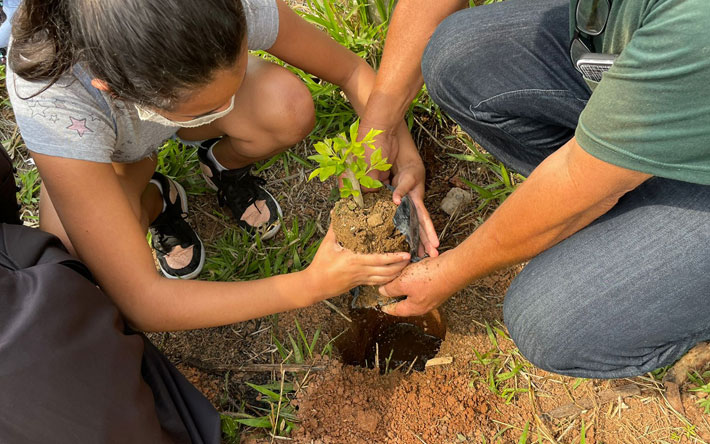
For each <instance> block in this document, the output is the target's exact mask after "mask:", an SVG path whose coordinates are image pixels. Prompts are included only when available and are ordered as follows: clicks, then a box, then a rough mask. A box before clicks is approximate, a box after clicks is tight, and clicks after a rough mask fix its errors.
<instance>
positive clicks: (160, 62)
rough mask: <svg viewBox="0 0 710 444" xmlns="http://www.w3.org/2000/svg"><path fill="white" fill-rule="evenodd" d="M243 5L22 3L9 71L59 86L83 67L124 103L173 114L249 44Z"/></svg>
mask: <svg viewBox="0 0 710 444" xmlns="http://www.w3.org/2000/svg"><path fill="white" fill-rule="evenodd" d="M246 32H247V28H246V19H245V16H244V9H243V6H242V2H241V0H23V2H22V4H21V5H20V7H19V9H18V11H17V13H16V14H15V17H13V24H12V38H13V41H12V47H11V50H10V54H9V63H10V67H11V68H12V69H13V71H15V73H16V74H17V75H19V76H20V77H22V78H23V79H26V80H31V81H45V82H48V83H49V85H52V84H53V83H54V82H56V81H57V80H58V79H59V78H60V77H61V76H62V75H63V74H64V73H65V72H67V71H68V70H69V69H70V68H71V67H72V65H73V64H75V63H77V62H81V63H82V64H83V65H84V66H85V67H86V68H87V70H88V71H89V72H90V73H91V75H92V76H94V77H96V78H98V79H101V80H103V81H105V82H106V83H107V85H108V87H109V88H110V89H111V91H112V92H113V93H114V94H116V95H117V96H118V97H120V98H121V99H123V100H128V101H132V102H138V103H141V104H144V105H148V106H153V107H156V108H160V109H167V110H170V109H172V107H173V106H174V105H175V103H176V102H177V101H178V100H181V99H184V98H186V97H187V96H189V93H190V91H191V90H193V89H194V88H195V87H199V86H202V85H205V84H207V83H209V82H210V81H211V80H212V78H213V76H214V74H215V72H216V71H217V70H218V69H224V68H229V67H231V66H233V65H234V63H236V61H237V57H238V56H239V54H240V51H241V49H242V45H244V44H245V42H246V38H245V36H246Z"/></svg>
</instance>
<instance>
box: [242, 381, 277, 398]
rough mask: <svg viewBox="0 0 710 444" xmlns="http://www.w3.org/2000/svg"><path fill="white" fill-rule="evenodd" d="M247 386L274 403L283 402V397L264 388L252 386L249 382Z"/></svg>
mask: <svg viewBox="0 0 710 444" xmlns="http://www.w3.org/2000/svg"><path fill="white" fill-rule="evenodd" d="M247 385H248V386H249V387H251V388H253V389H254V390H256V391H257V392H259V393H261V394H262V395H266V396H268V397H269V398H271V399H273V400H274V401H282V400H283V397H282V396H281V395H279V394H278V393H275V392H273V391H271V390H269V389H267V388H266V387H262V386H260V385H256V384H252V383H251V382H247Z"/></svg>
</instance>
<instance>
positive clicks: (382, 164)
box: [372, 159, 392, 171]
mask: <svg viewBox="0 0 710 444" xmlns="http://www.w3.org/2000/svg"><path fill="white" fill-rule="evenodd" d="M385 160H387V159H385ZM372 168H373V169H375V170H378V171H388V170H389V169H390V168H392V164H391V163H386V162H380V163H378V164H377V165H373V166H372Z"/></svg>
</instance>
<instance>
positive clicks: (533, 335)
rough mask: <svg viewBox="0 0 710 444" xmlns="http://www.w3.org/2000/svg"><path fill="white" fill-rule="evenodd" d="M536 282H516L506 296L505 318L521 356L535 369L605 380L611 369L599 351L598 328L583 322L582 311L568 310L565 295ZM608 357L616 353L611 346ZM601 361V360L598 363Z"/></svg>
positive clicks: (589, 321) (590, 320)
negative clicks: (603, 361) (606, 373)
mask: <svg viewBox="0 0 710 444" xmlns="http://www.w3.org/2000/svg"><path fill="white" fill-rule="evenodd" d="M538 283H539V281H538V282H536V279H534V278H533V279H526V278H525V277H523V279H516V281H514V283H513V285H511V287H510V289H509V290H508V293H507V294H506V297H505V301H504V305H503V316H504V320H505V325H506V327H507V328H508V332H509V333H510V337H511V339H513V341H514V342H515V345H516V346H517V347H518V349H519V350H520V352H521V353H522V355H523V356H524V357H525V358H526V359H527V360H528V361H530V362H531V363H532V364H534V365H535V366H537V367H539V368H541V369H543V370H547V371H550V372H553V373H558V374H563V375H568V376H583V377H592V375H594V376H595V377H604V376H603V372H604V371H606V370H612V366H613V365H612V364H611V363H610V362H609V363H607V364H603V365H602V366H601V367H600V366H599V364H600V363H601V362H600V361H602V360H604V359H605V358H606V356H605V357H602V356H599V355H597V356H595V354H596V353H598V352H599V350H600V341H601V339H600V338H599V336H598V335H597V333H598V331H597V328H598V327H600V326H599V325H594V323H593V321H592V319H584V316H583V314H582V313H581V312H579V311H574V310H568V309H567V307H565V306H564V304H563V303H562V301H564V300H565V299H567V297H566V296H565V295H563V294H556V293H555V292H554V289H551V288H543V287H541V286H539V285H537V284H538ZM609 347H610V348H609V350H607V351H608V353H609V354H614V351H613V350H612V348H613V347H614V346H613V345H612V344H609ZM597 360H598V361H597Z"/></svg>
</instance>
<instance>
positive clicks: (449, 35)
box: [421, 12, 470, 106]
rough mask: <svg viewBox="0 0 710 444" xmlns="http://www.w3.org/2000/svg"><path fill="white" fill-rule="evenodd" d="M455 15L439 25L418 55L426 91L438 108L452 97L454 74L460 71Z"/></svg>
mask: <svg viewBox="0 0 710 444" xmlns="http://www.w3.org/2000/svg"><path fill="white" fill-rule="evenodd" d="M459 14H461V13H460V12H459V13H457V14H452V15H451V16H449V17H447V18H446V19H444V20H443V21H442V22H441V23H440V24H439V26H438V27H437V28H436V31H435V32H434V34H432V36H431V38H430V39H429V43H428V44H427V46H426V48H425V49H424V53H423V54H422V61H421V70H422V76H423V78H424V83H425V85H426V87H427V92H428V93H429V96H430V97H431V98H432V100H434V102H436V103H437V104H439V105H440V106H446V105H447V104H448V103H449V102H450V101H451V100H450V99H451V98H452V97H453V96H454V94H453V93H452V92H451V89H452V88H453V87H454V82H455V80H456V79H457V76H456V72H457V71H458V70H459V69H461V67H460V64H461V57H460V55H461V54H460V51H461V44H462V41H461V36H462V34H461V32H460V29H459V28H460V26H462V21H461V20H460V19H459V17H458V16H459ZM464 35H468V34H464ZM467 38H470V35H469V37H467Z"/></svg>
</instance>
